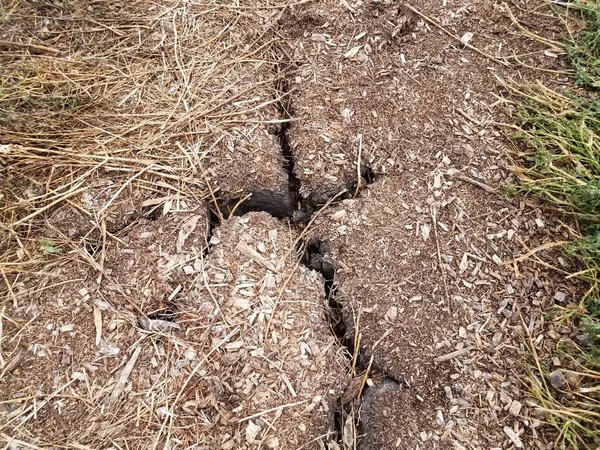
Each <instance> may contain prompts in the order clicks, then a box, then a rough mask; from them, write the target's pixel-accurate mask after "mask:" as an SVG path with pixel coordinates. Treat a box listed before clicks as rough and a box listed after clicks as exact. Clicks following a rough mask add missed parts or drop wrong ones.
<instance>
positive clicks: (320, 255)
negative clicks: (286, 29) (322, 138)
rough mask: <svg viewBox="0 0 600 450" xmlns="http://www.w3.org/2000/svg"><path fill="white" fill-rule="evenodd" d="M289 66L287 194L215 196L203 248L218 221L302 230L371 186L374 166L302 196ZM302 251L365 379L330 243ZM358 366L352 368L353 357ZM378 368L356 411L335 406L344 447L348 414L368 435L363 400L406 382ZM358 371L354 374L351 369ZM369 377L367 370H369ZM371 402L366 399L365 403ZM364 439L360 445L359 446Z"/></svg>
mask: <svg viewBox="0 0 600 450" xmlns="http://www.w3.org/2000/svg"><path fill="white" fill-rule="evenodd" d="M289 67H291V66H290V65H287V66H286V67H285V68H282V67H281V66H280V69H279V71H280V74H281V75H282V76H280V77H279V78H278V81H277V86H276V87H277V92H278V94H279V102H278V110H279V113H280V115H281V117H280V120H281V123H280V125H279V127H278V128H277V130H276V134H277V137H278V143H279V147H280V151H281V155H282V157H283V166H284V169H285V171H286V173H287V177H288V182H287V187H288V190H287V192H283V193H282V192H276V191H272V190H260V191H255V192H251V193H250V194H249V195H247V196H242V197H239V198H236V199H232V200H217V202H216V205H214V206H215V207H216V208H215V209H217V208H218V210H219V211H215V210H213V209H212V208H208V219H209V231H208V243H207V247H206V250H205V252H206V253H208V252H209V250H210V246H211V245H210V238H211V236H212V234H213V231H214V229H215V227H216V226H217V225H218V224H219V223H220V219H221V218H222V219H228V218H229V217H231V216H243V215H244V214H246V213H249V212H266V213H268V214H270V215H271V216H273V217H275V218H277V219H279V220H285V221H286V222H287V223H288V224H289V225H291V226H293V227H294V228H296V229H297V230H298V231H301V230H302V229H303V227H304V224H305V223H307V222H309V221H310V219H311V218H312V216H313V214H314V212H315V211H318V210H319V209H320V208H321V207H322V206H323V205H324V204H326V203H327V201H328V200H331V199H333V198H336V202H340V201H342V200H344V199H351V198H357V197H358V196H360V193H361V190H362V188H364V186H366V185H368V184H371V183H372V182H373V181H374V180H375V178H376V174H375V172H374V171H373V169H372V168H371V167H366V168H365V169H364V170H363V171H362V173H361V178H360V179H356V180H354V181H353V182H351V183H348V184H347V185H346V186H345V187H343V188H342V189H341V190H340V192H338V193H334V194H331V195H329V196H328V200H327V201H320V202H318V201H316V200H315V199H313V198H311V197H307V198H304V197H302V196H301V195H300V187H301V181H300V179H299V178H298V177H297V175H296V160H295V156H294V153H293V150H292V148H291V145H290V142H289V130H290V123H291V120H292V117H293V116H292V108H291V103H290V97H289V91H288V88H289V85H288V80H287V78H286V76H285V74H286V73H287V71H288V70H289ZM297 250H298V254H299V255H300V258H301V263H302V264H304V266H306V267H307V268H308V269H311V270H314V271H316V272H318V273H320V274H321V275H322V277H323V280H324V282H323V285H324V290H325V298H326V304H325V305H324V307H325V315H326V317H327V320H328V322H329V325H330V330H331V332H332V334H333V335H334V336H335V337H336V339H337V341H338V343H339V344H340V346H341V347H342V348H343V352H344V355H345V356H346V358H347V360H348V367H347V374H348V376H350V375H352V376H354V375H356V373H360V375H358V377H360V378H363V377H365V374H366V371H367V370H369V367H368V366H369V365H368V355H366V354H365V353H364V352H363V351H362V350H359V354H358V355H355V351H356V349H355V348H354V346H355V344H354V336H353V335H352V334H351V331H350V328H349V327H348V325H347V324H346V322H345V320H344V316H343V313H342V309H343V305H342V304H341V303H340V302H339V300H338V299H337V291H338V285H337V284H336V283H335V274H336V269H335V266H334V264H333V262H332V261H331V260H330V259H329V257H328V255H327V254H328V245H327V243H326V242H324V241H304V240H303V241H301V242H300V243H299V245H298V249H297ZM354 360H356V361H355V363H354V367H353V361H354ZM374 370H376V371H377V372H378V373H379V374H380V375H381V376H380V377H378V378H379V380H378V381H377V382H376V384H374V385H372V386H369V384H366V383H364V386H363V387H362V389H361V390H360V391H357V392H356V395H355V397H354V399H356V400H357V401H358V402H359V405H360V406H358V408H356V409H354V410H353V408H354V407H353V405H354V404H355V402H354V401H353V402H350V403H348V402H346V404H344V399H343V396H340V397H339V398H338V399H336V402H335V405H332V408H331V410H332V416H331V424H332V427H333V434H334V436H335V437H334V439H335V440H336V442H337V443H338V444H339V445H340V446H342V447H343V446H344V444H343V442H344V429H345V423H346V421H347V420H348V418H351V420H353V422H354V429H355V430H357V433H356V435H357V436H364V435H365V434H366V433H367V428H368V424H369V416H370V413H369V412H368V410H369V408H368V407H367V408H362V404H363V403H364V402H365V401H367V399H369V398H371V397H372V393H373V391H375V390H376V389H379V388H380V387H381V388H386V389H389V386H390V385H392V384H393V385H395V386H397V387H398V388H400V387H401V386H402V384H401V383H399V382H398V381H397V380H395V379H394V378H392V377H390V376H388V375H386V374H385V372H384V371H383V370H381V369H380V368H378V367H376V364H372V365H371V372H373V371H374ZM353 371H355V372H356V373H353ZM367 375H368V374H367ZM365 405H366V406H368V402H367V403H365ZM361 447H362V445H361V443H360V441H359V442H358V447H357V448H361Z"/></svg>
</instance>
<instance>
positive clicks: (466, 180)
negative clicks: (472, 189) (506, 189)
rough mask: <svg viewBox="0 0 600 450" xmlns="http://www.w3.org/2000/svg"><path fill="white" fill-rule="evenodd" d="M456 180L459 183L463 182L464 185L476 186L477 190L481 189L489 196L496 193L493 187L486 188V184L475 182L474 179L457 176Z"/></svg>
mask: <svg viewBox="0 0 600 450" xmlns="http://www.w3.org/2000/svg"><path fill="white" fill-rule="evenodd" d="M456 179H457V180H460V181H464V182H465V183H470V184H472V185H473V186H477V187H478V188H479V189H483V190H484V191H485V192H489V193H490V194H495V193H496V189H494V188H493V187H491V186H488V185H487V184H485V183H483V182H481V181H479V180H476V179H474V178H471V177H468V176H466V175H457V176H456Z"/></svg>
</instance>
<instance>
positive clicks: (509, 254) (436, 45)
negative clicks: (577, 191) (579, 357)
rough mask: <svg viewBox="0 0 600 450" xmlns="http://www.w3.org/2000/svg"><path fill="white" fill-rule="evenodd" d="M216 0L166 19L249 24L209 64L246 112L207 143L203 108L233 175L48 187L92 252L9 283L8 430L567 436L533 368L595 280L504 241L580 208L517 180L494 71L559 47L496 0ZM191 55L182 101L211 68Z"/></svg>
mask: <svg viewBox="0 0 600 450" xmlns="http://www.w3.org/2000/svg"><path fill="white" fill-rule="evenodd" d="M203 8H205V9H203ZM206 8H207V7H203V6H201V5H194V6H193V7H190V8H189V9H185V12H181V11H179V12H178V14H176V15H173V10H172V9H168V8H166V9H165V10H164V11H162V13H161V14H162V16H161V17H163V19H161V20H160V21H158V22H156V23H157V24H158V25H156V24H155V25H156V26H158V27H161V28H160V29H161V30H162V31H161V32H162V33H165V30H167V31H166V33H167V35H169V33H172V32H173V28H172V27H173V25H172V24H175V27H177V24H178V23H179V22H177V21H178V20H184V23H185V24H186V26H188V27H190V28H189V29H194V30H195V29H197V28H194V27H197V26H199V24H200V25H202V24H205V25H206V27H205V28H202V29H206V30H208V31H206V33H208V34H209V35H210V33H209V31H210V30H213V31H212V33H213V35H215V36H216V35H219V36H220V35H221V33H222V30H223V29H225V30H227V33H230V34H229V35H228V36H229V40H227V41H226V42H222V41H218V42H219V45H222V46H223V47H218V46H217V47H211V46H210V45H209V43H210V40H208V41H204V44H203V45H204V47H203V48H204V49H209V48H210V49H211V52H210V55H211V57H212V58H213V59H214V61H215V64H221V65H222V66H223V67H221V66H219V67H220V69H219V73H220V75H221V77H220V78H218V79H219V81H214V82H213V81H212V80H213V79H212V78H211V81H210V82H211V83H214V84H212V85H211V86H213V90H214V92H215V93H216V94H215V95H214V97H213V101H217V100H219V101H221V102H222V104H224V105H227V108H229V109H227V113H226V115H227V121H225V122H226V123H225V124H223V123H219V125H218V126H219V127H224V128H223V130H224V132H223V133H221V134H220V135H219V138H218V139H215V140H214V142H212V143H210V145H208V144H206V142H209V140H208V139H209V138H207V137H206V136H212V135H213V134H214V135H215V136H216V134H215V132H216V130H215V127H216V126H217V125H215V124H214V117H213V116H211V112H210V108H208V107H206V105H204V106H205V108H204V109H205V111H206V110H207V108H208V112H207V113H206V114H207V116H206V117H208V119H206V121H205V123H203V124H200V123H198V124H197V128H196V129H194V130H187V133H188V134H187V135H188V137H189V136H192V138H191V139H190V140H189V141H187V144H186V158H188V159H191V161H192V162H193V167H194V168H195V169H194V170H195V172H193V173H192V175H191V176H192V178H193V177H196V179H198V180H200V181H199V183H198V184H202V185H203V186H204V185H207V186H208V187H209V189H208V190H200V189H198V188H197V186H196V189H195V190H194V189H187V190H185V191H183V193H181V194H177V195H175V194H173V191H172V190H169V189H168V188H169V186H172V185H173V184H175V183H176V182H175V181H173V179H166V180H164V182H163V184H162V185H161V184H160V183H149V182H148V181H147V180H146V181H144V180H143V177H140V180H137V179H136V180H129V181H126V182H124V181H123V179H122V178H120V177H116V176H115V174H114V172H110V171H109V172H100V173H99V175H98V177H96V179H95V180H94V183H91V184H90V185H89V186H86V187H85V189H84V190H83V191H82V192H81V193H77V195H75V196H73V197H72V198H70V200H69V201H68V202H61V203H60V204H58V205H53V207H52V208H49V209H48V211H47V212H46V221H45V222H46V223H45V228H44V229H43V230H42V231H41V232H40V233H42V234H40V237H42V236H45V237H52V238H55V239H58V238H61V237H64V236H67V237H68V238H70V239H71V242H73V244H72V246H71V247H68V248H63V251H68V253H69V255H70V256H71V257H72V258H71V261H73V260H75V261H77V262H71V263H69V265H65V264H64V262H61V261H64V258H59V257H58V256H57V257H56V258H57V261H56V262H51V263H49V264H48V265H47V266H45V267H44V268H43V269H41V270H40V271H38V273H36V274H35V275H31V276H30V275H23V276H21V277H18V278H17V279H16V280H15V281H14V283H13V284H12V294H13V295H12V297H11V298H10V301H6V302H5V304H3V306H2V308H3V309H2V311H3V312H2V325H3V326H2V328H1V330H2V337H3V340H2V348H1V351H2V353H1V356H2V359H3V360H4V361H5V363H4V366H0V367H3V369H2V372H1V373H2V377H0V391H1V392H2V394H1V395H2V397H1V400H2V403H0V408H1V409H0V413H1V417H2V425H1V426H2V433H3V434H0V438H1V439H4V440H6V441H11V440H12V441H11V442H12V444H11V445H12V446H13V448H20V447H23V448H26V447H27V446H28V445H38V446H39V447H42V448H46V447H50V446H53V445H55V446H57V447H61V446H62V447H64V446H66V447H68V448H75V447H77V446H78V445H79V446H82V445H90V446H93V447H94V448H190V446H194V445H195V446H196V448H202V449H218V448H222V449H233V448H249V449H250V448H282V449H300V448H315V449H317V448H327V449H342V448H343V449H350V448H359V449H362V450H366V449H370V450H375V449H397V448H398V449H444V448H455V449H500V448H502V449H508V448H547V446H546V444H545V440H544V439H543V436H540V435H539V433H538V428H539V426H540V421H539V420H538V417H536V411H535V409H534V408H533V407H531V406H532V405H530V404H528V403H527V401H526V399H525V398H524V396H523V392H522V385H521V383H520V380H519V375H520V374H522V369H521V366H520V364H521V362H520V361H521V355H522V354H523V353H524V351H525V350H524V347H523V336H527V334H528V332H529V333H531V332H533V331H534V330H536V329H538V328H540V327H542V326H543V321H544V319H543V314H542V311H543V310H544V309H547V308H549V307H550V306H551V305H552V304H554V302H556V301H560V302H564V301H567V300H568V299H569V298H570V297H572V296H574V295H575V292H576V289H575V288H574V287H573V286H569V285H566V284H564V283H562V284H555V283H554V282H553V280H552V277H551V276H550V275H549V274H548V272H547V270H546V269H545V268H544V267H543V266H539V265H533V264H530V265H524V264H521V263H513V264H506V263H507V262H509V261H510V260H512V259H514V258H515V257H517V256H519V255H521V254H523V253H526V252H527V251H528V249H530V248H534V247H536V245H538V244H541V243H543V242H544V241H545V239H546V238H547V237H549V236H557V235H558V236H560V235H563V234H564V235H568V233H569V230H568V228H567V227H565V226H563V225H562V224H560V223H554V222H553V221H552V220H550V219H549V218H547V217H545V216H544V215H543V214H542V212H541V211H540V210H538V209H536V208H535V207H534V206H532V205H528V204H525V203H522V202H519V201H518V200H516V201H510V200H507V199H505V198H504V197H503V194H502V192H501V191H500V189H499V185H500V184H501V183H502V182H504V181H506V179H507V173H506V172H505V171H504V167H505V165H506V159H505V151H506V147H505V146H506V144H505V142H504V141H503V140H502V139H501V135H500V133H499V131H498V130H497V129H496V128H494V127H493V122H494V121H501V120H502V113H501V111H500V109H499V106H498V102H497V100H498V99H497V97H495V96H494V93H495V92H498V84H497V80H496V76H499V77H517V78H519V77H521V78H527V77H530V78H531V77H533V76H534V75H533V74H532V73H531V72H528V71H527V70H526V69H524V68H523V66H522V65H519V64H517V63H516V59H515V58H514V55H515V54H524V56H522V57H520V60H522V61H524V62H525V63H527V64H529V65H535V64H546V65H551V64H555V60H554V58H552V56H548V55H545V54H544V53H543V52H544V50H545V49H544V48H543V47H536V46H535V45H532V46H529V47H527V48H525V47H524V45H523V42H522V41H521V40H520V39H518V38H517V37H515V36H513V35H512V34H511V33H510V32H509V29H510V28H509V26H510V23H509V21H508V20H507V17H506V14H505V12H503V10H502V7H501V5H499V4H496V3H494V2H492V1H487V0H482V1H475V0H473V1H470V2H467V3H466V4H465V3H464V2H452V1H448V2H443V3H442V2H429V1H423V2H420V3H419V4H414V5H407V4H404V3H401V2H393V1H365V2H356V3H353V2H346V1H342V2H333V1H329V0H319V1H316V0H315V1H312V2H306V3H304V4H299V5H288V6H286V7H277V8H275V7H274V6H273V5H270V6H265V5H256V9H253V8H249V9H244V8H242V7H240V8H239V11H238V10H237V9H236V8H237V6H236V7H232V8H231V11H233V12H231V11H230V13H231V14H232V17H233V18H234V19H232V21H230V22H228V21H224V22H221V21H219V20H221V19H219V18H217V17H212V16H211V15H210V13H208V12H206V11H210V9H206ZM186 14H189V16H186ZM182 17H183V18H185V19H182ZM219 17H220V16H219ZM185 20H189V22H186V21H185ZM203 21H204V22H203ZM191 24H193V27H192V25H191ZM435 24H439V25H440V26H442V27H444V29H445V30H447V31H449V32H450V33H453V34H454V35H456V36H457V37H459V38H460V37H462V36H463V35H464V34H465V33H467V32H468V33H472V35H471V36H470V37H467V38H465V39H466V41H468V42H470V43H471V44H472V45H475V46H476V47H477V48H478V49H479V50H480V51H481V52H484V53H486V55H487V56H484V55H482V54H480V53H477V52H475V51H473V50H472V49H469V48H466V47H465V45H464V43H462V42H460V40H458V39H455V38H453V37H451V36H449V35H448V34H447V33H444V32H443V31H441V30H440V29H439V27H436V25H435ZM169 27H171V28H169ZM185 29H186V28H185V27H183V28H182V29H180V31H179V32H180V33H185V31H184V30H185ZM169 30H170V31H169ZM248 30H252V31H248ZM150 36H151V42H152V43H153V45H157V44H156V42H155V41H156V40H157V39H158V42H161V41H160V39H159V36H158V35H157V36H153V35H152V34H151V35H150ZM275 41H277V45H276V46H270V47H269V46H266V44H265V42H268V43H269V45H270V44H272V43H273V42H275ZM265 46H266V47H265ZM267 47H268V49H269V50H268V51H266V52H265V53H262V51H263V50H264V49H265V48H267ZM156 48H158V47H156ZM225 49H227V51H228V52H229V53H227V55H228V56H224V55H225V54H226V52H225ZM231 49H233V56H231V55H232V53H230V50H231ZM257 55H260V58H259V57H258V56H257ZM187 56H188V57H189V56H190V55H189V54H188V55H187ZM204 56H205V55H203V54H202V53H200V52H199V53H198V54H195V53H193V52H192V53H191V60H193V61H195V60H194V57H197V58H198V60H200V59H202V58H203V57H204ZM180 57H181V55H180ZM227 58H233V59H235V61H236V63H235V64H233V63H232V64H231V65H230V66H229V65H228V63H227V61H228V60H227ZM176 59H177V58H176ZM209 59H210V58H209ZM176 63H177V61H175V62H173V64H175V65H176ZM203 67H204V66H203ZM193 68H194V65H193V64H191V65H190V67H188V69H189V70H187V71H186V70H182V77H183V79H179V80H177V83H181V85H180V86H186V89H187V90H186V89H182V90H181V94H180V96H179V94H174V96H173V98H172V99H171V101H176V102H177V105H178V106H177V107H180V100H179V99H182V100H181V101H184V100H186V99H187V100H190V101H192V100H194V99H195V97H194V96H193V95H191V93H190V92H189V90H190V89H191V90H192V91H194V86H195V83H196V84H197V85H200V84H202V83H205V82H206V81H205V80H203V79H202V74H201V73H196V71H194V70H193ZM185 74H187V75H188V76H189V78H186V76H185ZM547 81H548V82H553V80H552V79H548V80H547ZM173 92H175V93H177V92H179V91H178V90H176V89H175V90H174V91H173ZM132 95H133V98H136V96H137V95H138V94H135V95H134V94H132ZM140 95H141V94H140ZM188 95H189V97H187V96H188ZM232 111H233V112H232ZM196 112H197V111H196V109H194V107H193V103H192V105H191V106H190V105H187V106H185V111H184V112H182V114H183V115H184V116H185V115H186V114H187V115H189V114H192V113H196ZM223 114H225V113H223ZM217 115H218V114H217ZM13 133H14V134H13V135H11V136H13V137H12V138H14V136H17V134H18V133H16V132H14V130H13ZM211 133H212V134H211ZM7 135H8V134H7ZM197 136H204V137H203V138H202V139H199V138H197ZM205 144H206V145H205ZM165 145H168V143H165ZM177 145H178V146H180V144H177ZM177 148H178V147H177V146H176V145H175V144H173V149H172V150H171V151H177V150H176V149H177ZM123 183H125V187H124V188H123V189H120V186H123V185H124V184H123ZM165 184H166V185H167V186H166V188H165ZM46 188H47V187H46ZM36 189H37V190H39V191H42V190H43V189H44V186H43V185H42V184H39V185H37V186H36ZM36 189H34V190H33V193H32V194H31V195H30V197H35V195H41V194H40V192H38V191H36ZM165 189H166V191H165ZM250 193H253V195H252V196H251V197H250V199H249V200H248V201H246V202H241V203H238V200H239V199H243V198H244V197H245V196H246V195H247V194H250ZM331 199H333V201H332V202H328V200H331ZM233 210H234V213H235V214H233V215H231V217H229V216H230V212H231V211H233ZM252 211H262V212H252ZM221 219H222V220H221ZM63 256H64V255H63ZM563 263H564V262H563V261H559V264H563ZM536 345H540V346H542V345H544V342H542V341H541V340H540V341H539V342H536ZM78 448H81V447H78Z"/></svg>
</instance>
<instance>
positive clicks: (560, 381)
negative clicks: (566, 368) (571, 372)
mask: <svg viewBox="0 0 600 450" xmlns="http://www.w3.org/2000/svg"><path fill="white" fill-rule="evenodd" d="M550 384H552V386H553V387H555V388H556V389H562V388H564V387H565V386H566V385H567V380H566V378H565V375H564V374H563V372H562V370H560V369H556V370H555V371H554V372H550Z"/></svg>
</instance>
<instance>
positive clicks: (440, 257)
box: [431, 208, 450, 306]
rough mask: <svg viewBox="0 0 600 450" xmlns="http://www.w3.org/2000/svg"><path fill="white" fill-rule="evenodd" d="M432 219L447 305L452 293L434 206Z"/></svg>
mask: <svg viewBox="0 0 600 450" xmlns="http://www.w3.org/2000/svg"><path fill="white" fill-rule="evenodd" d="M431 219H432V220H433V235H434V236H435V246H436V248H437V257H438V265H439V267H440V270H441V271H442V280H443V281H444V292H445V293H446V305H447V306H450V293H449V292H448V281H447V280H446V266H444V263H443V262H442V253H441V251H440V239H439V237H438V232H437V227H438V225H437V218H436V210H435V208H433V211H432V213H431Z"/></svg>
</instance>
